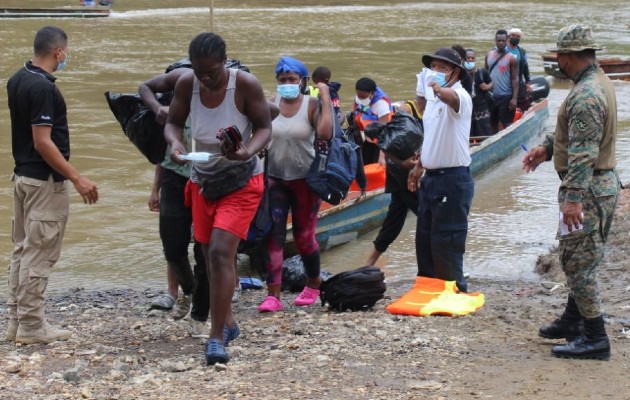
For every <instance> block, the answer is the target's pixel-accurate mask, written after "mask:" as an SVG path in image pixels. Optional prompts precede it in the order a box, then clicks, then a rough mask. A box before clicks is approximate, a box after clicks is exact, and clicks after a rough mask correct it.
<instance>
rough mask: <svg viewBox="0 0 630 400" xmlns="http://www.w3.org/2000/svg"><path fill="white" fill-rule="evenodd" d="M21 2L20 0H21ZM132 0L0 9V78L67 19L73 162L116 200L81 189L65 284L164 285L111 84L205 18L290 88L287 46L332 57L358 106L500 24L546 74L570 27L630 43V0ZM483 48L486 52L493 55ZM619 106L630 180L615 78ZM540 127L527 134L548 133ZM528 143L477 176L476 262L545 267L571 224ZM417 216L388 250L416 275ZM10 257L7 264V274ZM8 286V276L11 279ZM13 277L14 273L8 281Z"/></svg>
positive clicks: (394, 265)
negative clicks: (359, 95)
mask: <svg viewBox="0 0 630 400" xmlns="http://www.w3.org/2000/svg"><path fill="white" fill-rule="evenodd" d="M4 3H7V5H9V6H32V7H35V6H39V7H41V6H58V5H68V4H72V5H74V4H75V3H78V1H74V0H72V1H69V0H68V1H62V0H40V1H33V0H30V1H24V0H6V1H4V2H3V4H4ZM13 3H15V4H13ZM172 3H174V2H172V1H168V0H152V1H148V0H137V1H133V2H132V1H125V0H117V1H116V3H115V5H114V8H113V13H112V15H111V17H109V18H99V19H84V20H81V19H29V20H19V19H0V43H1V45H0V56H1V57H2V63H1V64H0V84H1V85H2V87H5V86H6V81H7V79H8V78H9V77H10V76H11V74H13V72H14V71H15V70H17V69H18V68H19V67H20V66H21V65H22V63H23V62H24V61H26V60H28V59H29V58H30V57H31V52H32V40H33V35H34V32H35V31H36V30H37V29H38V28H39V27H41V26H43V25H48V24H54V25H58V26H60V27H61V28H63V29H64V30H65V31H66V32H67V33H68V35H69V37H70V42H69V45H70V53H71V59H70V63H69V66H68V68H67V69H66V70H64V71H63V72H62V73H59V74H58V77H59V79H58V85H59V87H60V88H61V90H62V91H63V93H64V95H65V98H66V102H67V104H68V107H69V121H70V127H71V143H72V159H71V162H72V163H73V164H74V165H75V166H76V167H77V168H78V169H79V170H80V171H81V172H82V173H84V174H85V175H86V176H88V177H89V178H90V179H92V180H94V181H95V182H97V183H98V184H99V189H100V193H101V199H100V201H99V203H98V204H97V205H95V206H86V205H84V204H82V202H81V200H80V197H79V196H78V195H77V194H76V192H73V194H72V205H71V218H70V221H69V224H68V229H67V233H66V237H65V241H64V248H63V252H62V256H61V259H60V261H59V263H58V264H57V265H56V267H55V269H54V274H53V278H52V280H51V284H50V286H49V287H50V290H52V291H59V290H65V289H68V288H73V287H84V288H87V289H104V288H113V287H147V286H153V287H162V286H164V283H165V273H164V272H165V264H164V261H163V256H162V252H161V245H160V241H159V237H158V231H157V225H158V221H157V215H156V214H155V213H151V212H149V211H148V207H147V204H146V203H147V199H148V195H149V192H150V189H151V183H152V177H153V168H152V166H151V165H150V164H148V163H147V162H146V161H145V160H144V158H143V157H142V156H141V155H140V153H139V152H138V151H136V150H135V148H134V147H133V146H132V145H131V144H130V143H129V142H128V140H127V139H126V138H125V137H124V135H123V134H122V132H121V129H120V126H119V125H118V123H117V122H116V121H115V119H114V117H113V116H112V114H111V113H110V111H109V109H108V107H107V103H106V101H105V98H104V96H103V93H104V92H105V91H108V90H111V91H116V92H134V91H136V90H137V87H138V84H139V83H141V82H142V81H144V80H146V79H148V78H150V77H152V76H154V75H156V74H158V73H160V72H162V71H163V70H164V68H165V67H166V66H167V65H168V64H170V63H171V62H173V61H175V60H177V59H179V58H181V57H183V56H185V55H186V51H187V47H188V43H189V42H190V40H191V38H192V37H194V36H195V35H196V34H197V33H199V32H201V31H206V30H210V26H211V24H212V26H213V30H214V31H215V32H218V33H220V34H221V35H222V36H223V37H224V38H225V40H226V42H227V44H228V56H229V57H231V58H239V59H241V60H242V61H243V62H244V63H245V64H246V65H248V66H249V67H250V68H251V70H252V72H253V73H254V74H255V75H256V76H257V77H258V79H259V80H260V81H261V83H262V85H263V88H264V89H265V92H266V93H267V94H268V95H272V94H273V91H274V88H275V81H274V75H273V66H274V64H275V62H276V61H277V59H278V58H279V57H280V56H281V55H292V56H295V57H298V58H300V59H301V60H303V61H304V62H305V63H306V64H307V66H308V67H309V69H310V70H311V71H312V70H313V69H314V68H315V67H316V66H318V65H327V66H329V67H330V68H331V70H332V71H333V80H337V81H340V82H342V83H343V85H344V86H343V88H342V90H341V96H342V104H343V105H345V106H346V107H345V108H346V109H347V108H348V106H349V102H350V100H351V99H352V97H353V96H354V93H353V90H352V88H353V83H354V82H355V81H356V80H357V79H358V78H360V77H362V76H370V77H372V78H373V79H375V80H376V82H377V83H378V85H379V86H381V87H382V88H383V89H384V90H385V91H386V92H387V93H388V94H389V95H390V97H392V98H393V99H395V100H400V99H407V98H413V97H414V96H415V74H416V73H417V71H418V70H419V69H420V68H421V61H420V59H421V55H422V54H424V53H431V52H432V51H434V50H435V49H436V48H438V47H440V46H450V45H451V44H454V43H460V44H462V45H463V46H464V47H472V48H475V49H477V51H478V56H479V55H481V56H483V54H484V53H485V52H486V51H488V50H489V49H490V48H491V47H492V46H493V44H494V43H493V38H494V32H495V31H496V30H497V29H500V28H505V29H509V28H511V27H519V28H521V30H523V32H524V34H525V36H524V38H523V40H522V45H523V46H524V47H525V48H526V49H527V51H528V55H529V65H530V70H531V71H532V74H533V75H542V74H543V68H542V60H541V58H540V54H541V53H542V52H544V50H545V49H546V48H548V47H551V46H552V45H553V44H554V42H555V33H556V32H557V30H558V29H560V28H561V27H563V26H565V25H569V24H572V23H588V24H590V25H591V26H592V27H593V30H594V33H595V38H596V40H597V41H598V42H599V43H600V44H602V45H605V46H606V47H607V51H606V53H605V54H607V55H628V54H630V34H629V33H630V31H629V27H628V25H627V23H628V21H630V7H629V6H628V5H627V2H626V1H625V0H619V1H613V0H601V1H598V2H596V3H593V2H591V1H590V0H579V1H569V2H566V1H549V0H546V1H513V2H510V3H509V4H506V3H505V2H488V1H474V0H472V1H440V2H436V1H426V2H422V1H416V2H404V1H387V0H385V1H383V0H364V1H362V2H361V5H360V6H357V5H351V3H352V2H349V1H339V0H320V1H308V0H307V1H303V2H300V4H301V5H299V6H296V2H294V1H289V0H284V1H283V0H270V1H253V0H245V1H239V2H233V1H227V0H223V1H221V0H216V1H215V2H214V13H213V18H212V20H211V18H210V12H209V4H210V1H200V0H181V1H178V2H177V8H173V5H172ZM480 58H483V57H480ZM569 88H570V84H569V83H567V82H560V81H555V82H552V91H551V94H550V118H549V120H548V122H547V126H546V131H547V132H552V131H553V127H554V124H555V115H556V110H557V108H558V106H559V105H560V103H561V101H562V100H563V99H564V97H565V96H566V95H567V93H568V89H569ZM615 89H616V90H617V98H618V108H619V145H618V149H617V151H618V159H619V172H620V174H621V177H622V180H623V181H626V182H627V181H630V179H629V178H630V157H629V156H628V155H629V154H630V82H615ZM0 104H3V106H2V107H0V122H1V124H0V126H2V128H1V129H2V134H1V135H0V148H1V149H4V151H3V154H5V155H4V156H3V157H1V158H0V176H2V177H3V178H2V179H1V180H0V221H1V223H0V264H2V265H3V266H6V265H8V264H9V259H10V253H11V249H12V245H11V233H10V229H11V228H10V227H11V223H10V220H11V216H12V184H11V182H10V175H11V171H12V168H13V160H12V157H11V152H10V148H11V140H10V128H9V115H8V110H7V107H6V104H7V101H6V91H5V90H4V89H3V90H1V91H0ZM538 141H540V139H536V140H535V141H533V142H532V143H529V144H528V145H530V146H531V145H534V144H535V143H536V142H538ZM521 156H522V151H521V152H520V153H519V152H516V153H515V155H514V156H513V157H511V158H510V159H508V160H506V161H504V162H503V163H501V165H500V166H498V167H497V168H495V169H493V170H492V171H490V172H487V173H485V174H483V175H481V176H480V177H477V179H476V187H475V198H474V202H473V207H472V211H471V216H470V226H471V228H470V233H469V240H468V245H467V253H466V258H465V268H466V270H467V271H468V272H470V273H471V274H472V275H474V276H478V277H488V278H497V279H514V280H517V279H525V280H530V279H536V276H535V274H534V273H533V266H534V263H535V261H536V258H537V256H538V255H539V254H541V253H544V252H546V251H547V250H548V248H549V247H550V246H552V245H553V244H554V243H555V241H554V235H555V229H556V226H557V212H556V206H555V205H554V204H555V194H556V190H557V185H558V179H557V176H556V175H555V173H554V172H553V168H552V165H551V164H550V163H547V164H546V165H543V166H541V168H540V169H539V171H537V172H536V173H534V174H529V175H526V174H524V173H522V172H521V170H520V158H521ZM414 222H415V220H414V218H413V216H411V217H409V218H408V220H407V224H406V225H405V229H404V230H403V233H402V234H401V236H400V237H399V239H398V241H397V242H396V243H394V244H393V245H392V246H391V248H390V250H389V251H388V252H387V253H385V254H384V255H383V256H382V257H381V259H380V260H379V265H381V266H383V267H384V268H385V272H386V274H387V275H388V279H390V280H396V279H401V278H409V277H411V276H413V275H414V274H415V269H416V266H415V252H414V231H415V223H414ZM375 234H376V232H373V233H372V234H369V235H366V236H365V237H363V238H360V239H358V240H356V241H354V242H352V243H350V244H347V245H344V246H340V247H338V248H336V249H333V250H331V251H329V252H326V253H324V255H323V259H322V264H323V268H325V269H327V270H329V271H332V272H337V271H341V270H344V269H349V268H354V267H359V266H361V265H362V262H363V261H364V260H365V259H366V258H367V255H368V253H369V251H370V250H371V248H372V244H371V240H373V238H374V236H375ZM5 278H6V270H5V269H4V268H1V270H0V280H3V281H4V280H5ZM0 287H2V286H0ZM0 290H2V291H4V290H5V289H4V287H2V289H0Z"/></svg>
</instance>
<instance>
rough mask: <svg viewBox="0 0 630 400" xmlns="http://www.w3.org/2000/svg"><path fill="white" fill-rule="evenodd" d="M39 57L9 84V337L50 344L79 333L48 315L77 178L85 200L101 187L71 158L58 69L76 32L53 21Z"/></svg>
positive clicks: (38, 44) (38, 47) (37, 46)
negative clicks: (71, 187)
mask: <svg viewBox="0 0 630 400" xmlns="http://www.w3.org/2000/svg"><path fill="white" fill-rule="evenodd" d="M33 49H34V55H33V60H32V61H28V62H26V63H25V64H24V66H23V67H22V68H21V69H20V70H19V71H18V72H16V73H15V74H14V75H13V76H12V77H11V79H9V82H8V84H7V92H8V98H9V109H10V112H11V138H12V145H13V146H12V147H13V158H14V159H15V168H14V170H13V172H14V173H13V182H14V190H13V207H14V217H13V243H14V245H15V246H14V250H13V254H12V257H11V268H10V272H9V301H8V305H9V327H8V329H7V333H6V339H7V340H14V341H15V342H18V343H23V344H32V343H50V342H53V341H55V340H67V339H68V338H69V337H70V335H71V334H72V332H71V331H68V330H63V329H57V328H54V327H52V326H51V325H50V324H48V322H46V319H45V318H44V292H45V290H46V286H47V284H48V276H49V274H50V270H51V269H52V267H53V265H54V264H55V262H56V261H57V260H58V259H59V254H60V253H61V241H62V239H63V234H64V230H65V227H66V222H67V220H68V213H69V205H70V204H69V203H70V197H69V183H68V180H69V181H70V182H72V184H73V185H74V187H75V188H76V190H77V191H78V192H79V194H80V195H81V197H82V198H83V201H84V202H85V203H87V204H94V203H96V201H97V200H98V187H97V186H96V184H95V183H94V182H92V181H90V180H89V179H87V178H85V177H83V176H81V175H80V174H79V172H78V171H77V170H76V169H75V168H74V167H73V166H72V165H70V163H69V162H68V159H69V158H70V138H69V132H68V120H67V117H66V103H65V101H64V99H63V96H62V95H61V92H60V91H59V89H58V88H57V86H55V77H54V76H53V75H52V73H53V72H55V71H61V70H62V69H63V67H65V65H66V63H67V61H68V37H67V36H66V34H65V32H64V31H63V30H61V29H59V28H56V27H53V26H46V27H44V28H42V29H40V30H39V31H38V32H37V34H36V35H35V41H34V44H33Z"/></svg>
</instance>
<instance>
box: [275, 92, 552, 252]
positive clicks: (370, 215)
mask: <svg viewBox="0 0 630 400" xmlns="http://www.w3.org/2000/svg"><path fill="white" fill-rule="evenodd" d="M548 116H549V103H548V101H547V99H543V100H541V101H539V102H536V103H534V104H533V105H532V107H531V108H530V109H529V110H527V112H525V114H523V116H522V117H521V118H520V119H519V120H518V121H516V122H515V123H514V124H512V125H510V126H509V127H507V128H506V129H504V130H502V131H501V132H499V133H497V134H496V135H493V136H490V137H488V138H487V139H485V140H483V141H482V142H481V143H479V144H478V145H475V146H473V147H471V150H470V153H471V158H472V163H471V172H472V174H473V176H478V175H479V174H481V173H482V172H484V171H486V170H488V169H490V168H493V167H495V166H497V165H498V164H499V162H501V161H503V160H505V159H506V158H507V157H509V156H510V155H512V154H513V153H514V152H516V151H519V150H520V149H521V144H527V143H528V142H529V141H530V140H531V139H533V138H535V137H536V136H538V135H539V134H540V133H541V132H542V130H543V128H544V126H545V121H546V120H547V117H548ZM520 151H522V150H520ZM359 195H360V193H359V192H350V194H349V196H348V199H346V200H344V201H343V202H342V203H341V204H339V205H337V206H331V205H329V204H327V203H322V208H321V209H320V212H319V221H318V223H317V229H316V237H317V241H318V243H319V245H320V250H321V251H326V250H328V249H330V248H332V247H335V246H338V245H340V244H344V243H347V242H350V241H351V240H354V239H356V238H358V237H360V236H362V235H364V234H366V233H368V232H370V231H372V230H374V229H376V228H380V227H381V226H382V225H383V221H384V220H385V216H386V215H387V208H388V206H389V202H390V194H389V193H385V191H384V189H383V188H379V189H375V190H371V191H369V192H367V195H366V196H365V197H364V198H361V197H360V196H359ZM288 231H289V232H288V234H287V241H286V245H285V257H289V256H291V255H294V254H296V250H295V245H294V243H293V234H292V232H291V224H289V225H288Z"/></svg>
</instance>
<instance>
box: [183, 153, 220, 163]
mask: <svg viewBox="0 0 630 400" xmlns="http://www.w3.org/2000/svg"><path fill="white" fill-rule="evenodd" d="M212 156H213V155H212V153H205V152H197V153H188V154H180V155H179V158H180V159H182V160H186V161H201V162H205V161H209V160H210V158H212Z"/></svg>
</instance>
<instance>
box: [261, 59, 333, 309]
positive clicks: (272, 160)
mask: <svg viewBox="0 0 630 400" xmlns="http://www.w3.org/2000/svg"><path fill="white" fill-rule="evenodd" d="M275 74H276V80H277V83H278V91H277V94H276V96H275V97H274V98H272V99H271V101H272V102H274V103H275V104H276V105H277V106H278V107H279V108H280V115H278V117H276V118H275V119H274V120H273V129H272V134H271V141H270V142H269V146H268V149H267V157H269V160H268V163H269V164H268V168H269V170H268V175H269V187H268V190H269V203H270V204H271V215H272V218H273V229H272V231H271V233H270V234H269V236H268V238H267V240H266V243H265V244H266V248H267V252H268V254H269V261H268V263H267V271H268V277H267V290H268V294H267V297H265V299H264V300H263V301H262V303H261V304H260V306H259V307H258V311H260V312H274V311H280V310H282V309H283V307H284V306H283V305H282V301H281V300H280V294H281V284H282V282H281V281H282V265H283V262H284V244H285V241H286V236H287V219H288V217H289V212H290V213H291V218H292V220H291V222H292V224H293V238H294V240H295V245H296V247H297V250H298V252H299V254H300V256H301V258H302V262H303V264H304V268H305V270H306V275H307V281H306V286H305V287H304V290H303V291H302V293H300V294H299V296H298V297H297V298H296V299H295V301H294V304H295V305H296V306H308V305H311V304H313V303H314V302H315V301H316V300H317V298H318V297H319V286H320V284H321V278H320V254H319V245H318V243H317V240H316V238H315V228H316V226H317V213H318V211H319V206H320V204H321V200H320V199H319V197H318V196H317V194H316V193H315V192H313V190H311V188H310V187H309V186H308V184H307V182H306V175H307V173H308V171H309V168H310V166H311V164H312V162H313V160H314V159H315V148H314V146H313V144H314V142H315V139H316V138H320V139H323V140H330V139H331V138H332V135H333V118H334V116H333V111H332V104H331V101H330V94H329V89H328V85H326V84H325V83H323V82H320V83H317V84H315V87H316V88H317V89H318V90H319V99H318V98H316V97H311V96H308V95H304V94H302V92H303V88H302V85H303V84H304V83H303V82H304V79H303V78H304V77H307V76H308V70H307V69H306V66H305V65H304V64H303V63H302V62H301V61H299V60H297V59H295V58H292V57H282V58H280V60H279V61H278V63H277V64H276V69H275Z"/></svg>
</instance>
